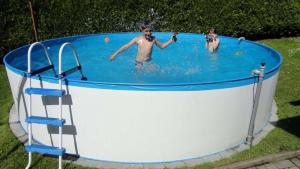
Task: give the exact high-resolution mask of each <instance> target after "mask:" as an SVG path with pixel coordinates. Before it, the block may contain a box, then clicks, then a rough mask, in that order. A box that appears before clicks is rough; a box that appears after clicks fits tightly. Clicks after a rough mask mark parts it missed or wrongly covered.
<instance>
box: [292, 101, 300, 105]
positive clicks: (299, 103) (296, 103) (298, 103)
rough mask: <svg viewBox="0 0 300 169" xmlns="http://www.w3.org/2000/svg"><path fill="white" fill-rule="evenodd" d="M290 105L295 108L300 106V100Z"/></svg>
mask: <svg viewBox="0 0 300 169" xmlns="http://www.w3.org/2000/svg"><path fill="white" fill-rule="evenodd" d="M290 104H291V105H293V106H300V100H295V101H290Z"/></svg>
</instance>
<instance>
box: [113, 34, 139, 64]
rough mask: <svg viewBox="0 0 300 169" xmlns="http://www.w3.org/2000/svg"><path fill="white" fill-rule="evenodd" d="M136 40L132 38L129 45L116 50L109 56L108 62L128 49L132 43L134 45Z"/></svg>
mask: <svg viewBox="0 0 300 169" xmlns="http://www.w3.org/2000/svg"><path fill="white" fill-rule="evenodd" d="M136 41H137V38H133V39H132V40H131V41H130V42H129V43H127V44H126V45H124V46H122V47H121V48H120V49H119V50H117V51H116V52H115V53H114V54H112V55H111V56H110V60H111V61H112V60H114V59H115V58H116V57H117V55H118V54H120V53H122V52H123V51H124V50H126V49H128V48H129V47H130V46H132V45H133V44H134V43H136Z"/></svg>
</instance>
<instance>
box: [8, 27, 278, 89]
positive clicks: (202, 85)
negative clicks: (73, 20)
mask: <svg viewBox="0 0 300 169" xmlns="http://www.w3.org/2000/svg"><path fill="white" fill-rule="evenodd" d="M132 33H139V32H111V33H97V34H84V35H74V36H66V37H60V38H53V39H47V40H44V41H40V42H41V43H51V42H52V43H53V42H55V41H59V42H61V41H62V42H68V40H70V39H72V38H76V39H80V38H85V37H91V36H103V35H111V34H132ZM155 33H158V34H171V33H172V32H154V34H155ZM181 34H186V35H194V36H195V35H202V36H204V34H199V33H190V32H187V33H184V32H182V33H181ZM219 37H222V38H227V39H234V40H238V38H234V37H228V36H219ZM243 41H246V42H247V43H252V44H254V45H257V46H260V47H262V48H264V49H266V50H269V51H271V52H273V53H275V54H276V55H274V56H272V57H277V58H276V59H278V62H277V64H276V65H275V66H273V67H272V68H271V69H270V70H269V71H266V72H265V77H264V79H268V78H269V77H271V76H273V75H274V74H276V73H277V72H278V71H279V69H280V66H281V64H282V60H283V58H282V55H281V54H280V53H279V52H278V51H276V50H275V49H273V48H271V47H269V46H267V45H265V44H261V43H258V42H255V41H250V40H243ZM30 45H31V44H28V45H23V46H21V47H18V48H16V49H13V50H11V51H10V52H8V53H7V54H6V55H4V57H3V63H4V65H5V67H6V68H8V69H9V70H11V71H13V72H15V73H17V74H18V75H21V76H23V77H26V72H25V71H23V70H20V69H17V68H15V67H13V66H12V65H10V64H9V63H8V59H9V58H10V57H13V55H12V54H13V53H14V52H16V51H18V50H22V49H23V48H28V47H29V46H30ZM32 78H33V79H40V80H43V81H47V82H50V83H58V78H57V77H51V76H46V75H36V76H33V77H32ZM255 80H256V77H255V76H252V75H251V74H250V72H249V76H247V77H241V78H234V79H226V80H219V81H208V82H194V83H159V84H155V83H146V84H141V83H113V82H99V81H89V80H87V81H82V80H77V79H69V78H67V79H65V80H64V84H65V85H71V86H78V87H87V88H102V89H113V90H114V89H115V90H146V91H148V90H151V91H165V90H167V91H189V90H190V91H194V90H211V89H222V88H231V87H238V86H245V85H249V84H253V83H254V82H255Z"/></svg>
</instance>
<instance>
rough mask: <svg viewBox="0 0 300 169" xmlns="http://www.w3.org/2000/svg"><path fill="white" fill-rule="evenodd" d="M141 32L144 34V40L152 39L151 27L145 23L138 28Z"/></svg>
mask: <svg viewBox="0 0 300 169" xmlns="http://www.w3.org/2000/svg"><path fill="white" fill-rule="evenodd" d="M140 28H141V30H142V32H143V33H144V36H145V38H146V39H151V37H152V26H151V25H150V24H149V23H147V22H145V23H143V24H142V25H141V26H140Z"/></svg>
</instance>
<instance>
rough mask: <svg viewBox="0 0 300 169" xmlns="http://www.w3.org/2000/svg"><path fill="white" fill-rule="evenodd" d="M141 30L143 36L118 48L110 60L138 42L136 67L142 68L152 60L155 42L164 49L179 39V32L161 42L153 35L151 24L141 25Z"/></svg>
mask: <svg viewBox="0 0 300 169" xmlns="http://www.w3.org/2000/svg"><path fill="white" fill-rule="evenodd" d="M141 30H142V32H143V34H142V35H141V36H138V37H135V38H133V39H132V40H131V41H130V42H129V43H127V44H126V45H124V46H122V47H121V48H120V49H119V50H117V51H116V52H115V53H114V54H112V55H111V56H110V61H113V60H114V59H116V57H117V55H118V54H120V53H121V52H123V51H124V50H126V49H128V48H129V47H130V46H132V45H133V44H137V46H138V51H137V56H136V58H135V67H136V68H137V69H140V68H141V67H142V66H143V64H144V63H145V62H149V61H150V60H151V53H152V48H153V44H155V45H157V46H158V47H159V48H161V49H163V48H166V47H167V46H169V45H170V44H171V43H172V42H173V41H176V40H177V38H176V34H177V33H174V34H173V35H172V36H171V38H170V39H169V40H168V41H167V42H165V43H161V42H160V41H158V40H157V39H156V38H155V37H154V36H152V29H151V25H150V24H143V25H142V26H141Z"/></svg>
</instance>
